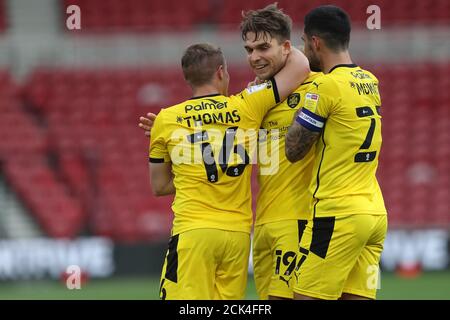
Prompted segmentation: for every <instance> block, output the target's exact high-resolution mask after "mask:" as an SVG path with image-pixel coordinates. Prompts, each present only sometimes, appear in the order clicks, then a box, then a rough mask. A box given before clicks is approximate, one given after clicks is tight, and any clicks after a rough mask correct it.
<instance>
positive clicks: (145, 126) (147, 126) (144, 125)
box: [138, 112, 156, 137]
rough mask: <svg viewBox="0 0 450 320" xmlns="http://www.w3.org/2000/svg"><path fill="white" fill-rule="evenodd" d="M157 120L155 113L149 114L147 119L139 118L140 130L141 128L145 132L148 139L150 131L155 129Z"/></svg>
mask: <svg viewBox="0 0 450 320" xmlns="http://www.w3.org/2000/svg"><path fill="white" fill-rule="evenodd" d="M155 119H156V114H154V113H151V112H149V113H147V117H139V125H138V126H139V128H141V129H142V130H144V134H145V135H146V136H147V137H150V131H151V130H152V127H153V122H154V121H155Z"/></svg>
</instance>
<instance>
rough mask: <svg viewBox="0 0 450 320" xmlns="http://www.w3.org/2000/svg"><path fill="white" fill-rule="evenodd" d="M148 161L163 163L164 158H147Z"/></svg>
mask: <svg viewBox="0 0 450 320" xmlns="http://www.w3.org/2000/svg"><path fill="white" fill-rule="evenodd" d="M148 162H150V163H164V158H148Z"/></svg>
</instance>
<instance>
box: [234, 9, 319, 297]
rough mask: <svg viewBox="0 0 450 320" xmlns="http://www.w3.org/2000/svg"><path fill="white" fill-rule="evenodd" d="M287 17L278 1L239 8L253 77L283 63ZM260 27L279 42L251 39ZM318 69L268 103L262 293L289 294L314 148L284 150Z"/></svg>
mask: <svg viewBox="0 0 450 320" xmlns="http://www.w3.org/2000/svg"><path fill="white" fill-rule="evenodd" d="M291 25H292V21H291V18H290V17H289V16H288V15H286V14H284V13H283V12H282V10H280V9H278V8H277V6H276V4H275V5H269V6H267V7H265V8H263V9H259V10H250V11H247V12H245V13H244V14H243V19H242V22H241V35H242V39H243V40H244V42H245V44H244V45H245V49H246V50H247V59H248V63H249V65H250V67H251V68H252V69H253V71H254V73H255V74H256V76H257V78H258V79H260V80H268V79H270V78H271V77H272V76H273V75H274V74H276V73H277V71H278V70H279V69H280V68H281V67H282V65H283V57H282V55H281V54H280V48H282V47H283V46H284V45H286V44H287V43H290V37H291ZM260 33H266V34H270V35H271V37H272V38H275V39H276V40H277V42H276V43H275V44H274V45H270V44H269V43H268V42H267V40H266V39H263V38H262V39H259V40H257V41H255V39H254V36H255V35H258V34H260ZM319 75H320V73H311V74H310V75H309V76H308V78H307V79H306V80H305V82H304V83H302V84H301V85H300V86H299V87H298V88H297V89H296V90H295V91H294V92H293V93H292V94H290V95H289V96H288V98H287V99H286V100H284V101H282V102H281V103H280V104H278V105H277V106H276V107H275V108H273V109H271V110H270V111H269V112H268V113H267V114H266V116H265V117H264V120H263V122H262V125H261V128H262V131H261V133H262V134H261V135H260V137H259V145H258V147H259V151H260V152H259V157H258V184H259V193H258V197H257V201H256V214H255V226H254V237H253V269H254V278H255V285H256V290H257V292H258V295H259V297H260V299H292V298H293V285H294V282H295V281H294V279H293V275H294V268H295V266H296V265H297V264H298V260H297V251H298V243H299V241H300V239H301V237H302V233H303V230H304V228H305V225H306V222H307V219H308V218H309V216H310V211H309V193H308V185H309V182H310V181H311V172H312V165H313V157H314V152H312V151H311V152H310V153H309V155H308V156H306V157H305V159H303V160H302V161H300V162H297V163H295V164H291V163H290V162H289V161H288V160H287V158H286V156H285V153H284V144H285V135H286V133H287V128H288V127H289V125H290V123H291V121H292V117H293V115H294V114H295V112H296V110H298V109H299V108H300V106H301V104H302V102H303V100H304V99H305V94H306V88H307V87H308V84H309V83H311V82H312V81H313V80H314V79H315V78H316V77H318V76H319Z"/></svg>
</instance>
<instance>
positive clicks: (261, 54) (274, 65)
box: [245, 32, 291, 80]
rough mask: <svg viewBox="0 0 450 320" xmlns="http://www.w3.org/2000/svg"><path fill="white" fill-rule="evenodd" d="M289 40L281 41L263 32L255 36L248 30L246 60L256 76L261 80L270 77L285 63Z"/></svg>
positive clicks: (289, 47)
mask: <svg viewBox="0 0 450 320" xmlns="http://www.w3.org/2000/svg"><path fill="white" fill-rule="evenodd" d="M290 49H291V44H290V41H289V40H286V41H284V42H281V43H280V41H279V40H278V39H277V38H275V37H272V36H271V35H270V34H268V33H266V32H264V33H259V34H258V36H257V37H256V34H255V33H254V32H248V33H247V34H246V40H245V50H246V51H247V60H248V63H249V65H250V67H251V68H252V70H253V72H254V73H255V74H256V76H257V77H258V78H259V79H261V80H268V79H270V78H272V77H273V76H274V75H275V74H276V73H277V72H278V71H280V70H281V69H282V68H283V66H284V65H285V63H286V59H287V56H288V54H289V52H290Z"/></svg>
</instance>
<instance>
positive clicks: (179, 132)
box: [149, 80, 280, 234]
mask: <svg viewBox="0 0 450 320" xmlns="http://www.w3.org/2000/svg"><path fill="white" fill-rule="evenodd" d="M279 102H280V101H279V96H278V90H277V88H276V83H275V81H274V80H272V81H268V82H266V83H264V84H261V85H256V86H252V87H249V88H247V89H245V90H244V91H242V92H241V93H240V94H238V95H233V96H229V97H226V96H222V95H211V96H204V97H195V98H193V99H190V100H187V101H185V102H183V103H180V104H178V105H175V106H172V107H170V108H167V109H163V110H161V112H160V113H159V114H158V116H157V118H156V120H155V123H154V126H153V128H152V131H151V143H150V152H149V153H150V155H149V161H150V162H153V163H158V162H168V161H170V162H171V163H172V172H173V174H174V185H175V189H176V195H175V200H174V202H173V204H172V210H173V212H174V221H173V229H172V234H179V233H182V232H185V231H188V230H192V229H198V228H217V229H223V230H230V231H242V232H248V233H250V230H251V226H252V218H253V215H252V207H251V199H252V197H251V188H250V178H251V166H250V165H249V164H250V163H251V162H252V158H253V157H252V156H253V154H254V153H255V151H256V146H257V137H258V129H259V127H260V125H261V121H262V119H263V118H264V115H265V114H266V113H267V112H268V111H269V110H270V109H271V108H272V107H274V106H275V105H276V104H277V103H279Z"/></svg>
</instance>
